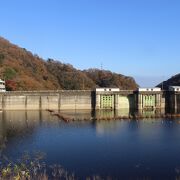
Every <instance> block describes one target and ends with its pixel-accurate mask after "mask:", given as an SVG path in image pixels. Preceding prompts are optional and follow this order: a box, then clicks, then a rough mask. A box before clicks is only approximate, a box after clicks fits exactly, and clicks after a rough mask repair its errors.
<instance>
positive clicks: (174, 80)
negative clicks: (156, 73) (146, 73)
mask: <svg viewBox="0 0 180 180" xmlns="http://www.w3.org/2000/svg"><path fill="white" fill-rule="evenodd" d="M169 86H180V74H176V75H175V76H172V77H171V78H170V79H168V80H167V81H163V82H161V83H160V84H158V85H157V87H161V88H162V87H163V89H166V90H167V89H168V88H169Z"/></svg>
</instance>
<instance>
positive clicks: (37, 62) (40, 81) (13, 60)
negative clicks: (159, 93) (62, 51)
mask: <svg viewBox="0 0 180 180" xmlns="http://www.w3.org/2000/svg"><path fill="white" fill-rule="evenodd" d="M0 78H1V79H5V80H6V86H7V89H8V90H57V89H74V90H75V89H94V88H95V87H119V88H121V89H136V88H137V86H138V85H137V84H136V82H135V80H134V79H133V78H132V77H127V76H124V75H121V74H117V73H113V72H111V71H105V70H99V69H89V70H84V71H81V70H78V69H75V68H74V67H73V66H72V65H70V64H64V63H61V62H60V61H55V60H53V59H50V58H49V59H48V60H44V59H42V58H40V57H39V56H38V55H34V54H32V53H31V52H30V51H27V50H26V49H25V48H20V47H18V46H17V45H14V44H11V43H10V42H9V41H7V40H6V39H4V38H2V37H0Z"/></svg>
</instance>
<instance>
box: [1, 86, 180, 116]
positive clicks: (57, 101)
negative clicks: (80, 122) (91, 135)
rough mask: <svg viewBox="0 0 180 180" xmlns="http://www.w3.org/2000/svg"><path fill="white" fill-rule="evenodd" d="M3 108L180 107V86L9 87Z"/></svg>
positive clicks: (177, 109) (4, 96)
mask: <svg viewBox="0 0 180 180" xmlns="http://www.w3.org/2000/svg"><path fill="white" fill-rule="evenodd" d="M0 109H1V110H46V109H53V110H92V109H95V110H99V109H110V110H120V109H136V110H147V109H152V110H158V109H162V110H165V109H169V110H171V112H173V113H178V112H179V110H180V87H178V86H171V87H170V88H169V90H167V91H162V90H161V89H160V88H138V89H137V90H135V91H133V90H120V89H119V88H96V89H95V90H92V91H91V90H58V91H6V92H0Z"/></svg>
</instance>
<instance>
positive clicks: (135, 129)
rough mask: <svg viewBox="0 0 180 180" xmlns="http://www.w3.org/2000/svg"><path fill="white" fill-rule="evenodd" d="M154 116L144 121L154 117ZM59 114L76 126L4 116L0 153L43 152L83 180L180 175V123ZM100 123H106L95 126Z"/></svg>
mask: <svg viewBox="0 0 180 180" xmlns="http://www.w3.org/2000/svg"><path fill="white" fill-rule="evenodd" d="M122 113H123V115H122ZM146 113H147V112H146ZM151 113H152V112H148V114H146V116H152V114H151ZM155 113H156V112H155ZM61 114H63V115H66V116H69V117H71V118H74V120H77V121H71V122H69V123H66V122H64V121H62V120H60V119H59V118H58V117H57V116H53V115H52V113H50V112H47V111H3V112H2V113H1V114H0V144H1V150H3V153H6V154H7V155H8V156H12V157H14V158H17V157H18V156H19V155H21V154H22V153H23V152H24V151H25V150H27V151H34V150H38V151H39V150H40V151H43V152H45V153H46V154H47V158H46V161H47V163H49V164H53V163H56V164H58V163H60V164H62V165H63V166H64V167H65V168H66V169H68V170H70V172H75V173H76V174H77V175H78V176H80V177H85V176H89V175H92V174H98V175H100V176H111V177H113V178H116V179H120V178H121V179H127V178H130V179H134V178H135V177H141V179H142V177H150V179H154V177H155V178H156V179H173V178H174V177H175V175H177V171H178V170H179V169H178V167H180V156H179V150H180V119H175V120H171V119H163V118H162V119H160V118H159V119H153V118H151V119H148V118H144V119H141V120H135V119H133V120H130V119H126V120H124V119H121V118H120V119H118V120H110V119H109V118H112V117H113V118H114V117H119V116H130V115H132V113H131V112H128V111H126V110H124V111H122V112H121V114H119V112H115V111H104V112H103V111H96V112H91V111H83V112H81V111H74V112H69V111H62V112H61ZM94 115H95V117H94ZM101 117H105V120H95V119H96V118H97V119H100V118H101ZM83 119H89V120H88V121H83ZM78 120H80V121H78ZM172 177H173V178H172ZM82 179H83V178H82Z"/></svg>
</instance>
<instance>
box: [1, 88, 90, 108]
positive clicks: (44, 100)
mask: <svg viewBox="0 0 180 180" xmlns="http://www.w3.org/2000/svg"><path fill="white" fill-rule="evenodd" d="M0 109H4V110H24V109H26V110H40V109H41V110H45V109H54V110H71V109H72V110H74V109H92V97H91V91H41V92H40V91H39V92H36V91H31V92H29V91H27V92H5V93H0Z"/></svg>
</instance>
